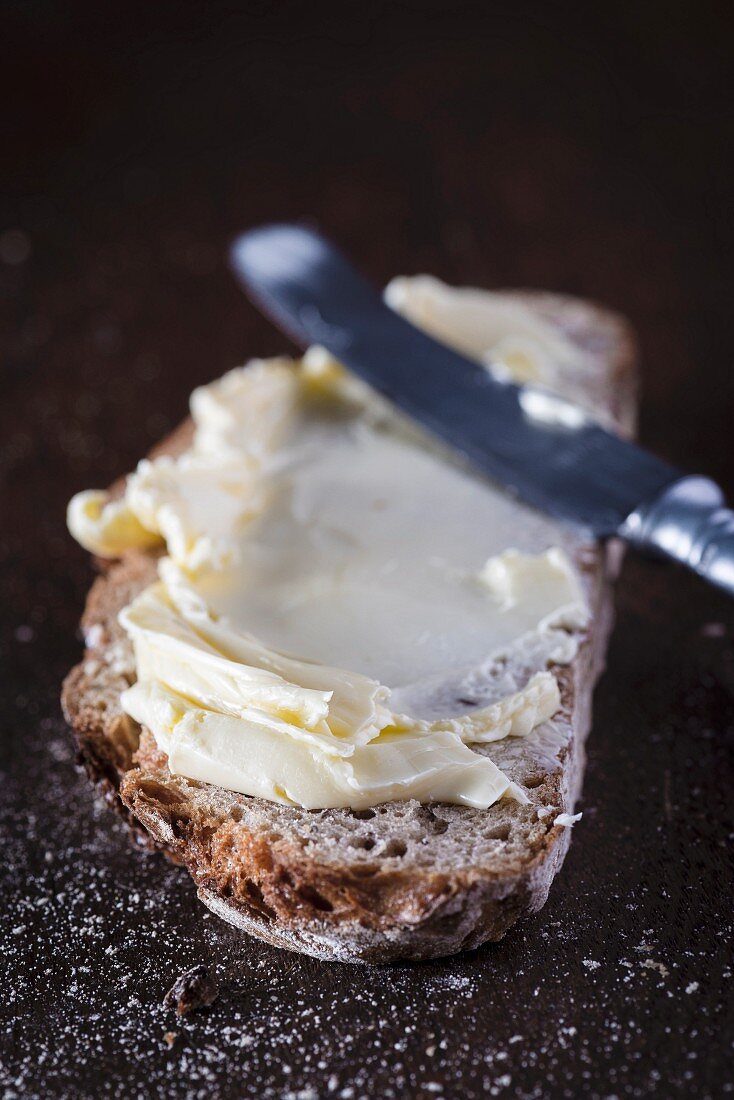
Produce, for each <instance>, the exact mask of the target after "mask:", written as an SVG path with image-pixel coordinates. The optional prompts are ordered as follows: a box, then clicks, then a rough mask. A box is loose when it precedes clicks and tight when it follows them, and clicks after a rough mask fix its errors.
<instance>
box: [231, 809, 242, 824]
mask: <svg viewBox="0 0 734 1100" xmlns="http://www.w3.org/2000/svg"><path fill="white" fill-rule="evenodd" d="M229 816H230V817H231V818H232V820H233V821H236V822H240V821H242V807H241V806H233V807H232V809H231V810H230V811H229Z"/></svg>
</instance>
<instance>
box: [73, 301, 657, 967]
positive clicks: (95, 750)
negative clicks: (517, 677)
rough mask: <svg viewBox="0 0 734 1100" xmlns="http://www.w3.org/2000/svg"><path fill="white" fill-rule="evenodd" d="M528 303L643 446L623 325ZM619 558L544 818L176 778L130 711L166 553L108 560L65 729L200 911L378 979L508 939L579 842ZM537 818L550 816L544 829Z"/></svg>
mask: <svg viewBox="0 0 734 1100" xmlns="http://www.w3.org/2000/svg"><path fill="white" fill-rule="evenodd" d="M513 297H516V298H519V299H522V300H525V301H527V302H529V303H530V304H531V305H532V306H533V308H535V309H537V310H538V311H539V312H540V313H542V314H543V315H544V316H546V317H547V318H549V319H550V320H552V321H553V322H554V323H555V324H557V325H559V326H560V327H562V328H563V329H564V331H565V332H566V333H567V334H569V335H570V336H571V337H572V338H573V339H575V340H577V341H578V342H579V343H580V344H581V345H583V346H584V347H585V348H586V349H587V350H588V351H589V352H590V354H592V352H593V354H594V356H595V357H596V360H597V362H598V370H599V377H598V379H597V380H596V381H597V383H598V386H599V390H600V393H599V394H596V395H595V399H596V400H602V401H603V405H604V407H605V408H606V410H607V411H608V412H609V414H610V415H611V416H612V417H613V418H614V420H615V421H616V423H617V424H618V426H619V427H620V428H621V429H622V430H624V431H626V432H629V431H631V429H632V426H633V422H634V414H635V408H636V402H635V390H636V375H635V359H636V356H635V345H634V340H633V338H632V336H631V334H630V332H629V330H628V328H627V326H626V324H625V323H624V322H623V321H622V320H620V319H619V318H617V317H616V316H614V315H613V314H610V313H608V312H607V311H606V310H603V309H601V308H600V307H598V306H595V305H592V304H589V303H584V302H579V301H578V300H576V299H571V298H563V297H559V296H556V295H547V294H535V293H527V292H526V293H523V294H513ZM190 437H191V425H190V423H189V422H185V423H184V424H182V425H181V426H180V427H179V428H178V429H176V431H175V432H174V433H173V434H172V435H171V436H170V437H169V438H168V439H167V440H165V441H164V442H163V443H162V444H161V445H160V446H159V447H157V448H156V449H155V452H154V453H169V454H176V453H179V452H180V451H182V450H183V449H185V447H186V446H187V445H188V442H189V440H190ZM122 485H123V483H122V482H118V483H116V486H115V487H114V488H115V490H116V491H117V492H121V491H122ZM619 560H620V549H619V546H618V545H616V544H613V543H612V544H609V545H608V546H607V547H606V548H601V547H598V546H592V545H589V546H587V547H585V548H583V549H582V550H580V551H579V554H578V556H577V560H576V561H575V565H576V567H577V568H578V569H579V570H580V571H581V572H582V573H584V574H585V576H586V578H587V579H588V581H589V582H590V587H589V592H590V603H591V611H592V616H591V623H590V626H589V628H588V630H587V632H586V633H585V635H584V636H583V638H582V640H581V643H580V646H579V650H578V653H577V655H576V657H575V659H574V661H573V662H572V664H571V665H569V666H565V667H561V668H556V669H555V672H556V674H557V676H558V679H559V684H560V687H561V696H562V711H561V714H560V717H559V719H558V721H559V722H560V723H561V724H562V725H563V726H564V727H565V728H566V732H567V734H568V737H567V741H566V744H565V745H564V747H563V748H562V749H561V751H560V754H559V758H558V763H557V766H555V767H553V768H550V769H548V770H547V771H546V772H543V773H542V774H540V775H538V776H534V777H532V778H533V783H532V787H531V788H530V789H529V791H528V793H529V794H530V795H531V797H532V799H533V805H532V806H531V807H530V808H529V809H527V808H524V807H519V806H517V805H516V804H513V806H512V807H508V805H507V804H505V803H502V804H498V805H497V806H496V807H490V809H489V810H487V811H474V810H468V809H466V808H462V807H437V808H428V807H421V806H419V805H418V804H417V803H393V804H388V806H387V807H384V808H378V811H375V812H373V811H369V812H368V813H365V812H364V811H363V812H362V813H361V814H353V813H352V812H351V811H348V810H336V811H319V812H317V813H316V814H309V812H308V811H304V810H300V809H297V808H294V809H291V808H290V807H283V806H275V805H274V804H272V803H266V802H265V801H264V800H259V799H248V798H246V797H245V796H242V795H236V794H232V793H230V792H224V791H221V790H219V789H218V788H211V787H208V786H207V785H206V784H202V783H194V782H192V781H190V780H186V779H184V778H182V777H180V776H172V775H171V773H170V772H169V770H168V767H167V761H166V757H165V755H164V754H163V753H161V752H159V751H158V750H157V748H156V746H155V743H154V741H153V738H152V736H151V735H150V734H149V733H148V731H146V730H143V731H142V732H141V731H140V730H138V729H137V728H136V726H135V724H134V723H133V722H132V721H131V720H130V719H129V718H127V717H126V716H125V715H124V714H123V712H122V710H121V708H120V705H119V697H120V693H121V692H122V691H123V690H124V689H125V688H126V687H127V686H128V685H129V684H130V683H131V682H132V681H133V680H134V675H135V671H134V662H133V657H132V651H131V648H130V645H129V642H128V640H127V638H126V637H125V635H124V633H123V631H122V630H121V628H120V626H119V625H118V623H117V615H118V613H119V611H120V609H121V608H122V607H124V606H125V605H126V604H128V603H129V602H130V600H131V599H132V598H133V597H134V596H135V595H136V594H137V593H138V592H140V591H141V590H142V589H143V588H144V587H145V586H146V585H147V584H149V583H150V582H151V581H152V580H153V579H154V578H155V575H156V556H155V555H152V554H144V553H140V552H132V553H129V554H126V555H125V556H124V557H123V558H122V559H120V560H119V561H117V562H113V563H109V562H102V561H99V560H98V561H97V565H98V568H99V569H100V571H101V573H100V576H99V577H98V578H97V579H96V580H95V582H94V584H93V585H92V588H91V589H90V592H89V595H88V598H87V602H86V608H85V612H84V616H83V619H82V628H83V630H84V634H85V638H86V642H87V648H86V652H85V656H84V659H83V661H82V662H81V663H80V664H79V665H77V666H76V668H74V669H73V670H72V671H71V672H70V674H69V675H68V677H67V678H66V680H65V682H64V686H63V691H62V704H63V708H64V713H65V715H66V717H67V720H68V722H69V724H70V726H71V728H72V731H73V734H74V738H75V741H76V745H77V750H78V755H79V759H80V761H81V762H82V763H83V765H84V767H85V768H86V770H87V773H88V775H89V776H90V779H91V780H92V781H93V782H94V783H95V784H96V785H97V786H98V787H99V788H100V790H101V791H102V792H103V793H104V795H105V797H106V798H107V799H108V801H109V802H110V803H111V804H112V805H113V806H114V807H115V809H117V810H118V811H119V812H120V813H121V814H122V815H123V817H124V818H125V820H126V821H127V823H128V825H129V826H130V828H131V830H132V833H133V835H134V836H135V838H136V839H137V840H138V842H140V843H142V844H145V845H146V846H148V847H152V848H158V849H160V850H161V851H162V852H164V853H165V854H166V855H167V856H168V857H169V858H170V859H172V860H173V861H174V862H176V863H180V864H183V865H185V866H186V867H187V869H188V870H189V872H190V874H191V876H192V878H193V879H194V882H195V884H196V887H197V890H198V895H199V898H200V899H201V900H202V901H203V902H204V904H205V905H207V906H208V907H209V908H210V909H211V910H212V911H213V912H214V913H216V914H217V915H218V916H220V917H222V918H223V919H225V920H227V921H229V922H230V923H232V924H234V925H236V926H237V927H239V928H241V929H243V930H244V931H246V932H249V933H250V934H252V935H255V936H258V937H259V938H260V939H263V940H266V941H267V942H269V943H272V944H275V945H277V946H279V947H285V948H288V949H290V950H295V951H301V952H305V953H306V954H309V955H313V956H315V957H317V958H320V959H327V960H339V961H343V962H373V963H374V962H390V961H395V960H397V959H426V958H434V957H438V956H443V955H449V954H452V953H454V952H456V951H460V950H464V949H468V948H474V947H478V946H479V945H480V944H482V943H484V942H486V941H488V940H498V939H500V938H501V937H502V936H503V935H504V934H505V932H506V931H507V929H508V928H509V927H510V926H511V925H512V924H514V923H515V922H516V921H517V920H518V919H519V918H520V917H522V916H523V915H525V914H527V913H531V912H535V911H537V910H538V909H539V908H540V907H541V906H542V905H543V904H544V902H545V900H546V898H547V895H548V891H549V889H550V885H551V882H552V880H553V878H554V876H555V875H556V873H557V871H558V870H559V868H560V866H561V864H562V862H563V859H564V857H565V854H566V851H567V850H568V846H569V842H570V835H571V830H570V829H569V828H566V827H563V826H557V825H554V824H553V820H554V819H555V817H556V816H557V814H558V813H561V812H564V811H568V810H570V809H572V808H573V805H574V802H575V799H576V797H577V795H578V793H579V791H580V787H581V780H582V777H583V767H584V741H585V738H586V736H587V733H588V730H589V727H590V722H591V697H592V693H593V688H594V684H595V682H596V680H597V678H598V676H599V674H600V672H601V670H602V668H603V662H604V654H605V650H606V642H607V637H608V634H609V630H610V628H611V622H612V580H613V577H614V575H615V573H616V571H617V568H618V564H619ZM539 805H542V806H543V807H544V808H550V811H551V812H548V813H546V814H545V816H543V817H540V816H539V815H538V813H537V809H538V806H539ZM370 814H372V817H370V816H369V815H370ZM462 830H466V833H467V838H468V839H471V840H472V843H473V842H474V839H475V834H476V833H477V832H478V831H479V832H480V833H481V843H479V844H478V845H477V852H478V853H479V854H478V855H477V856H476V858H475V859H474V861H472V859H471V858H466V859H464V860H463V861H462V860H456V859H454V858H448V857H447V853H448V854H449V856H450V855H451V852H452V851H453V849H451V847H450V845H451V844H455V845H456V846H457V847H460V841H461V835H462ZM493 831H494V832H495V833H496V836H493V835H492V833H493ZM503 837H504V839H503ZM375 838H376V839H375Z"/></svg>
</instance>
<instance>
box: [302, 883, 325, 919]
mask: <svg viewBox="0 0 734 1100" xmlns="http://www.w3.org/2000/svg"><path fill="white" fill-rule="evenodd" d="M298 896H299V897H301V898H303V900H304V901H305V902H306V903H307V904H308V905H312V906H313V907H314V909H318V910H320V911H321V912H322V913H331V912H333V909H334V906H333V905H332V904H331V902H330V901H329V899H328V898H325V897H324V895H323V894H320V893H319V892H318V890H316V889H315V888H314V887H313V886H301V887H300V889H299V891H298Z"/></svg>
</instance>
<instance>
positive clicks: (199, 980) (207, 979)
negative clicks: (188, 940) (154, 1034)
mask: <svg viewBox="0 0 734 1100" xmlns="http://www.w3.org/2000/svg"><path fill="white" fill-rule="evenodd" d="M218 996H219V985H218V983H217V981H216V979H215V978H214V976H213V975H212V974H211V973H210V971H209V969H208V967H206V966H204V965H203V964H200V965H199V966H194V967H192V968H191V970H187V971H185V973H183V974H179V976H178V977H177V978H176V981H175V982H174V983H173V985H172V986H171V988H170V989H169V990H168V993H166V996H165V998H164V1001H163V1004H164V1005H165V1007H166V1008H175V1009H176V1015H177V1016H188V1014H189V1012H196V1011H197V1009H200V1008H208V1006H209V1005H211V1004H213V1003H214V1001H215V1000H216V999H217V997H218ZM168 1034H169V1035H170V1034H172V1033H171V1032H168Z"/></svg>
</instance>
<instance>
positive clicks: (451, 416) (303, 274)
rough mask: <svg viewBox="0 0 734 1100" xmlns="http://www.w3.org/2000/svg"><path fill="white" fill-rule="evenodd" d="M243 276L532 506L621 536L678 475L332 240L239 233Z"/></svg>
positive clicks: (277, 228)
mask: <svg viewBox="0 0 734 1100" xmlns="http://www.w3.org/2000/svg"><path fill="white" fill-rule="evenodd" d="M231 263H232V267H233V270H234V272H235V274H236V275H237V277H238V279H239V281H240V282H241V283H242V285H243V287H244V289H245V290H246V292H247V293H248V295H249V296H250V297H251V298H252V299H253V301H254V302H255V303H256V304H257V305H259V306H260V307H261V308H262V309H263V310H264V312H265V313H267V314H268V315H269V316H270V317H271V318H272V319H273V320H274V321H275V323H276V324H277V325H278V326H279V327H280V328H282V329H283V330H284V331H285V332H287V333H288V334H289V335H290V336H291V337H292V338H293V339H294V340H295V342H296V343H297V344H299V345H301V346H302V347H307V346H308V345H310V344H322V345H323V346H324V347H326V348H327V349H328V350H329V351H330V352H331V353H332V354H333V355H334V356H335V357H336V358H337V359H339V360H340V361H341V362H342V363H344V364H345V365H346V366H347V367H349V368H350V370H352V371H354V373H355V374H358V375H359V376H360V377H361V378H363V379H365V381H367V382H368V383H369V384H370V385H371V386H373V387H374V389H376V390H378V391H379V392H380V393H382V394H384V395H385V396H386V397H388V398H389V399H390V400H391V401H393V402H394V403H395V404H396V405H397V406H398V407H399V408H401V409H402V410H404V411H405V412H406V413H408V414H409V415H410V416H412V417H413V418H414V419H416V420H417V421H419V422H420V423H421V424H422V425H424V426H425V427H427V428H428V429H429V430H430V431H432V432H434V433H435V434H436V435H438V436H439V437H440V438H441V439H443V440H445V441H447V442H448V443H450V444H451V445H452V446H453V447H454V448H456V449H458V450H459V451H460V452H461V453H462V454H463V455H465V456H466V457H467V458H468V459H469V460H470V462H471V463H472V464H474V465H475V466H477V467H478V468H479V469H480V470H481V471H483V472H484V473H485V474H489V475H490V476H491V477H493V478H496V479H497V480H499V481H500V482H502V484H503V485H504V486H505V487H506V488H507V489H509V490H510V491H512V492H515V493H517V495H519V496H520V497H522V498H523V499H524V500H526V501H528V503H530V504H533V505H535V506H536V507H538V508H541V509H543V510H544V511H547V512H550V513H551V514H553V515H558V516H562V517H564V518H566V519H570V520H573V521H576V522H579V523H582V524H584V525H585V526H588V527H590V528H591V529H592V531H593V532H594V533H595V534H597V535H600V536H604V535H611V534H614V533H616V532H617V531H618V530H619V528H620V527H621V525H622V524H623V522H624V520H625V519H626V518H627V517H628V516H629V515H630V513H632V512H633V511H634V510H635V509H636V508H637V507H638V505H640V504H641V503H643V502H644V501H646V500H648V499H649V498H652V497H654V496H656V495H657V493H659V492H660V490H661V489H663V488H664V487H665V486H667V485H669V484H671V483H672V482H673V481H675V480H676V479H677V478H678V477H680V473H679V471H677V470H676V469H675V468H674V467H672V466H669V465H667V463H665V462H662V461H661V460H660V459H657V458H655V457H654V455H651V454H648V453H647V452H645V451H643V450H641V449H640V448H639V447H636V446H635V445H634V444H632V443H628V442H625V441H624V440H621V439H619V438H618V437H617V436H615V435H612V434H611V433H610V432H607V431H605V430H604V429H603V428H601V427H599V426H598V425H597V424H595V423H593V422H592V421H590V420H588V419H587V418H585V417H584V416H583V415H581V414H580V412H579V410H578V409H577V407H576V406H573V405H570V404H569V403H568V402H565V401H562V400H560V399H558V398H553V397H551V396H549V395H548V394H544V393H543V392H541V391H538V390H532V389H528V387H519V386H515V385H513V384H511V383H505V382H500V381H497V380H496V379H495V378H493V377H492V376H491V375H490V374H489V373H488V372H487V371H486V370H485V369H484V368H483V367H482V366H480V365H478V364H477V363H474V362H472V361H471V360H469V359H466V358H464V357H463V356H462V355H459V354H457V352H455V351H452V350H451V349H450V348H447V347H445V346H444V345H443V344H440V343H439V342H438V341H436V340H433V339H432V338H431V337H429V336H426V334H425V333H423V332H421V331H420V330H419V329H417V328H415V326H414V325H411V324H410V323H409V322H408V321H406V320H404V318H402V317H400V316H399V315H398V314H397V313H395V312H394V311H393V310H391V309H390V308H389V307H388V306H387V305H385V303H384V302H383V300H382V297H381V296H380V294H379V292H378V291H377V290H376V289H375V288H374V287H373V286H372V285H371V284H370V283H369V282H368V281H367V280H366V279H365V278H364V277H363V276H362V275H360V274H359V273H358V272H357V271H356V270H355V269H354V267H353V266H352V265H351V263H349V261H348V260H347V259H346V257H344V256H343V255H342V253H341V252H340V251H339V250H338V249H337V248H335V247H334V246H333V245H332V244H331V243H330V242H329V241H327V240H326V239H325V238H323V237H322V236H320V235H319V234H317V233H314V232H312V231H311V230H309V229H306V228H303V227H301V226H297V225H270V226H265V227H263V228H261V229H255V230H252V231H251V232H249V233H245V234H244V235H243V236H241V237H239V238H238V239H237V240H236V241H235V243H234V245H233V247H232V252H231Z"/></svg>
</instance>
